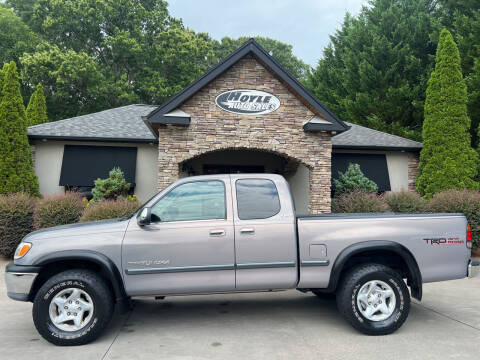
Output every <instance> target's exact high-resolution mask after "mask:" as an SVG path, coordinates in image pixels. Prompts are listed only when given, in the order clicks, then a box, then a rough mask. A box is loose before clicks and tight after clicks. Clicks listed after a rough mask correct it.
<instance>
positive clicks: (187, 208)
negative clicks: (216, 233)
mask: <svg viewBox="0 0 480 360" xmlns="http://www.w3.org/2000/svg"><path fill="white" fill-rule="evenodd" d="M210 219H226V206H225V185H224V183H223V182H222V181H217V180H215V181H195V182H190V183H186V184H182V185H179V186H177V187H176V188H174V189H172V190H171V191H170V192H169V193H168V194H166V195H165V196H164V197H162V198H161V199H160V200H159V201H158V202H157V203H156V204H155V205H153V207H152V221H156V222H158V221H161V222H168V221H188V220H210Z"/></svg>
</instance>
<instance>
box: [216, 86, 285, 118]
mask: <svg viewBox="0 0 480 360" xmlns="http://www.w3.org/2000/svg"><path fill="white" fill-rule="evenodd" d="M215 103H216V104H217V106H218V107H220V108H221V109H223V110H225V111H228V112H231V113H235V114H243V115H262V114H268V113H271V112H272V111H275V110H277V109H278V108H279V107H280V99H278V98H277V97H276V96H274V95H272V94H270V93H268V92H265V91H259V90H230V91H226V92H224V93H221V94H220V95H218V96H217V97H216V99H215Z"/></svg>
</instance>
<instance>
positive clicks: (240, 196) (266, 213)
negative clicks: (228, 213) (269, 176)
mask: <svg viewBox="0 0 480 360" xmlns="http://www.w3.org/2000/svg"><path fill="white" fill-rule="evenodd" d="M235 187H236V189H237V210H238V218H239V219H241V220H251V219H266V218H269V217H272V216H274V215H276V214H278V213H279V211H280V198H279V197H278V191H277V187H276V186H275V184H274V183H273V181H271V180H266V179H243V180H237V181H236V184H235Z"/></svg>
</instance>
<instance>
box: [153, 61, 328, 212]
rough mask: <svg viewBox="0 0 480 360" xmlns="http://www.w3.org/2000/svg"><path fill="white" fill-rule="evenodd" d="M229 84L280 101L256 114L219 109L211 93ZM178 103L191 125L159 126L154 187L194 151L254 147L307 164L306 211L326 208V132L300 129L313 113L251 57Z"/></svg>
mask: <svg viewBox="0 0 480 360" xmlns="http://www.w3.org/2000/svg"><path fill="white" fill-rule="evenodd" d="M233 89H255V90H262V91H266V92H269V93H272V94H274V95H275V96H276V97H278V98H279V99H280V102H281V105H280V107H279V109H277V110H276V111H274V112H271V113H269V114H265V115H259V116H246V115H239V114H233V113H230V112H227V111H224V110H222V109H220V108H219V107H218V106H217V105H216V104H215V98H216V96H217V95H219V94H220V93H222V92H224V91H228V90H233ZM180 108H181V110H183V111H185V112H187V113H188V114H190V116H191V123H190V125H189V126H188V127H181V126H175V125H163V126H162V127H160V129H159V139H158V140H159V141H158V142H159V157H158V188H159V190H161V189H163V188H165V187H166V186H167V185H168V184H170V183H171V182H173V181H175V180H176V179H177V178H178V177H179V175H180V171H181V166H182V163H184V162H185V161H188V160H190V159H192V158H194V157H196V156H200V155H202V154H205V153H208V152H211V151H219V150H227V149H230V150H231V149H255V150H259V151H267V152H271V153H274V154H277V155H280V156H282V157H284V158H285V159H287V160H288V161H292V162H296V163H301V164H304V165H305V166H307V167H308V168H309V170H310V200H309V211H310V212H311V213H314V214H315V213H326V212H330V182H331V151H332V150H331V149H332V146H331V134H330V133H328V132H305V131H304V130H303V124H304V123H305V122H307V121H308V120H310V119H311V118H312V117H313V116H314V115H318V114H314V113H313V112H312V111H311V110H310V109H308V108H307V107H306V106H305V105H304V104H303V103H302V102H301V101H300V100H299V98H298V97H297V96H295V95H294V94H293V93H292V92H291V91H290V90H289V89H288V88H287V87H286V86H285V85H284V84H283V83H282V82H281V81H279V80H278V79H277V78H276V77H275V76H274V75H272V73H270V72H269V71H268V70H267V69H266V68H265V67H264V66H263V65H262V64H260V63H259V62H258V61H257V60H256V59H255V58H253V57H250V56H247V57H245V58H243V59H241V60H239V61H238V62H237V63H236V64H235V65H233V66H232V67H231V68H230V69H228V70H227V71H226V72H225V73H223V74H222V75H220V76H219V77H217V78H216V79H215V80H213V81H212V82H211V83H210V84H208V85H207V86H205V87H204V88H203V89H201V90H199V91H198V92H197V93H196V94H194V95H193V96H192V97H191V98H190V99H189V100H187V101H186V102H185V103H184V104H183V105H182V106H181V107H180Z"/></svg>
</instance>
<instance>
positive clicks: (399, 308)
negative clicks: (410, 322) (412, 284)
mask: <svg viewBox="0 0 480 360" xmlns="http://www.w3.org/2000/svg"><path fill="white" fill-rule="evenodd" d="M337 306H338V309H339V311H340V313H341V314H342V315H343V316H344V317H345V319H346V320H347V321H348V322H349V323H350V324H352V326H353V327H354V328H355V329H357V330H359V331H361V332H362V333H364V334H367V335H387V334H391V333H393V332H394V331H395V330H397V329H398V328H399V327H400V326H402V324H403V323H404V322H405V320H406V319H407V317H408V313H409V311H410V293H409V291H408V288H407V286H406V284H405V282H404V281H403V279H402V277H401V276H400V275H399V274H398V273H397V272H396V271H394V270H392V269H391V268H389V267H387V266H384V265H380V264H364V265H360V266H358V267H355V268H353V269H352V270H350V271H349V272H348V273H347V274H346V275H345V276H344V277H343V279H342V281H341V283H340V285H339V288H338V291H337Z"/></svg>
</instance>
